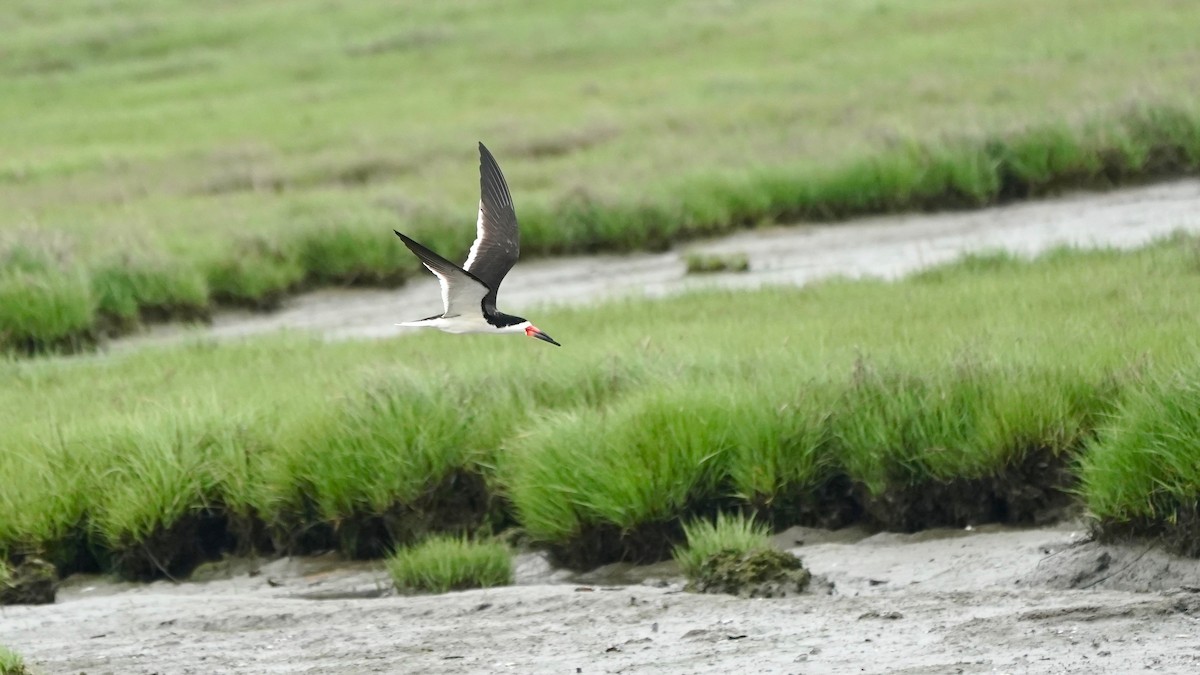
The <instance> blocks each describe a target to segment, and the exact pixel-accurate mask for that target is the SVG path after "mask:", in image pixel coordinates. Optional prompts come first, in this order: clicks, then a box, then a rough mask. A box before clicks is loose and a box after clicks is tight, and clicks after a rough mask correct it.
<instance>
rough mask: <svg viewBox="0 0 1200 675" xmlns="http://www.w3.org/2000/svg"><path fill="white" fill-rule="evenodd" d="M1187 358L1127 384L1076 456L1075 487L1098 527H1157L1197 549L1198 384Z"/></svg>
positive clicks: (1188, 548) (1185, 546)
mask: <svg viewBox="0 0 1200 675" xmlns="http://www.w3.org/2000/svg"><path fill="white" fill-rule="evenodd" d="M1197 372H1198V369H1197V367H1196V366H1195V365H1194V364H1192V365H1190V366H1188V367H1185V368H1183V369H1181V370H1180V372H1178V373H1177V374H1175V375H1173V376H1171V377H1167V378H1163V379H1160V380H1155V381H1152V382H1148V383H1146V384H1145V385H1144V386H1140V387H1136V388H1133V390H1132V391H1130V392H1129V394H1128V395H1127V396H1126V397H1125V398H1124V400H1123V401H1122V403H1121V405H1120V407H1119V409H1118V410H1117V411H1116V412H1114V413H1113V414H1112V415H1111V416H1110V417H1109V418H1108V419H1106V420H1105V422H1104V423H1103V424H1102V425H1101V431H1100V434H1099V435H1098V437H1097V439H1096V440H1095V442H1094V443H1093V445H1092V447H1090V448H1089V452H1088V453H1086V454H1085V455H1084V456H1083V458H1082V461H1081V467H1080V479H1081V486H1080V491H1081V493H1082V495H1083V498H1084V500H1085V502H1086V504H1087V507H1088V509H1089V511H1090V512H1091V513H1092V514H1094V515H1095V516H1096V517H1097V518H1099V520H1100V522H1101V524H1102V526H1103V527H1105V528H1107V529H1109V530H1111V531H1113V532H1117V533H1136V532H1137V531H1138V529H1139V528H1140V529H1143V530H1149V531H1151V532H1156V533H1158V532H1161V533H1164V534H1166V535H1167V539H1168V541H1169V543H1170V544H1171V545H1172V546H1173V547H1175V548H1178V549H1180V550H1182V551H1184V552H1186V553H1189V554H1191V555H1200V544H1198V543H1197V539H1196V532H1197V528H1198V527H1200V508H1198V506H1197V505H1198V504H1200V408H1198V407H1197V406H1200V386H1197V384H1196V379H1195V378H1196V375H1197Z"/></svg>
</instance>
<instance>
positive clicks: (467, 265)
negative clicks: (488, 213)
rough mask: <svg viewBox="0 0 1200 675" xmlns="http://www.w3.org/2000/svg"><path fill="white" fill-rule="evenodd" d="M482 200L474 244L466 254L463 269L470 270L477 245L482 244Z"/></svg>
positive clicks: (477, 251)
mask: <svg viewBox="0 0 1200 675" xmlns="http://www.w3.org/2000/svg"><path fill="white" fill-rule="evenodd" d="M483 234H484V230H483V200H482V199H480V200H479V218H478V219H477V220H476V221H475V243H473V244H471V251H470V253H468V254H467V262H465V263H463V269H465V270H468V271H469V270H470V269H471V265H473V264H474V263H475V256H476V254H478V253H479V245H480V244H482V243H483Z"/></svg>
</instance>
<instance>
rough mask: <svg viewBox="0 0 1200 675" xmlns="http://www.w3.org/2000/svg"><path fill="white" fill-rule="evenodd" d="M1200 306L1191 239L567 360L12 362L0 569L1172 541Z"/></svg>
mask: <svg viewBox="0 0 1200 675" xmlns="http://www.w3.org/2000/svg"><path fill="white" fill-rule="evenodd" d="M1197 298H1200V243H1198V242H1197V241H1196V240H1195V239H1192V238H1187V237H1178V238H1175V239H1172V240H1170V241H1167V242H1164V243H1161V244H1159V245H1156V246H1153V247H1150V248H1147V249H1145V250H1142V251H1138V252H1134V253H1118V252H1109V251H1101V252H1091V253H1080V252H1070V251H1061V252H1056V253H1052V254H1048V255H1047V256H1044V257H1043V258H1041V259H1039V260H1038V261H1036V262H1033V263H1029V262H1023V261H1021V260H1018V259H1015V258H1013V257H1010V256H1006V255H984V256H973V257H970V258H968V259H966V260H965V261H963V262H961V263H958V264H955V265H951V266H948V267H943V268H938V269H935V270H931V271H928V272H925V273H922V274H919V275H917V276H916V277H913V278H911V279H908V280H905V281H902V282H897V283H894V284H889V283H884V282H875V281H857V282H848V281H831V282H826V283H822V284H819V285H817V286H813V287H807V288H804V289H774V290H763V291H759V292H754V293H739V294H733V293H724V292H711V293H703V294H694V295H687V296H684V297H678V298H673V299H669V300H664V301H660V302H649V301H628V302H624V303H619V304H615V305H609V306H604V307H599V308H593V309H578V310H562V309H560V310H557V311H552V312H547V314H546V316H545V317H544V318H543V321H542V323H543V325H544V326H546V327H547V329H548V330H551V331H553V333H554V335H556V336H558V337H559V339H560V340H562V341H563V343H564V344H567V345H569V347H568V348H563V349H561V350H557V349H556V350H550V349H539V345H537V344H535V343H533V342H532V341H529V340H517V339H512V340H498V339H495V338H490V339H489V338H488V337H487V336H453V337H452V336H446V335H441V334H429V335H417V336H412V337H406V338H403V339H395V340H388V341H375V342H349V343H335V344H326V343H322V342H319V341H316V340H310V339H305V338H302V337H298V336H287V335H280V336H271V337H266V338H261V339H255V340H250V341H247V342H244V343H232V344H207V343H197V344H192V345H186V346H175V347H163V348H148V349H145V350H141V351H138V352H135V353H122V354H114V355H106V356H82V357H75V358H70V359H65V358H39V359H33V360H25V361H20V360H13V361H9V362H7V363H4V364H2V365H0V379H3V381H5V382H6V383H7V384H6V386H5V387H4V388H3V389H0V428H4V429H5V433H4V435H3V437H2V438H0V476H3V477H4V479H3V480H4V485H3V489H2V490H0V552H2V553H3V555H5V556H7V557H10V558H14V559H15V558H19V557H20V556H22V555H24V554H27V553H38V554H41V555H44V556H48V557H49V558H50V559H52V560H54V561H55V562H57V563H58V564H59V565H60V566H61V567H62V568H63V569H77V568H81V567H82V568H89V567H90V568H95V567H102V568H112V569H116V570H117V571H119V572H121V573H122V574H125V575H127V576H132V577H150V576H157V575H161V574H162V573H163V572H164V571H167V572H170V573H172V574H176V573H183V572H185V571H186V570H187V568H188V567H189V565H191V564H194V562H195V561H196V559H198V558H202V557H204V556H207V555H212V554H214V553H216V552H219V551H221V550H227V549H230V548H247V547H257V548H260V549H267V550H292V551H303V550H312V549H319V548H324V547H332V546H337V547H340V548H342V549H343V550H346V551H348V552H350V553H354V554H357V555H371V556H375V555H379V556H381V555H384V554H386V553H387V552H389V551H391V550H392V549H393V548H394V547H396V546H403V545H406V544H409V543H413V542H417V541H420V540H422V539H423V538H425V537H426V536H427V535H429V534H431V533H439V532H466V533H486V532H487V531H489V530H491V531H496V530H498V529H503V528H507V527H510V526H513V525H516V526H519V527H521V528H523V530H524V532H525V533H526V535H527V536H528V537H530V538H531V539H532V540H534V541H538V542H542V543H545V544H548V545H550V546H551V547H552V549H553V550H554V551H555V552H556V553H558V554H560V555H561V556H562V558H563V559H564V560H566V561H568V562H571V563H573V564H578V565H586V564H592V563H595V562H598V561H600V560H605V559H612V558H614V557H627V558H649V557H663V556H666V555H669V554H670V550H671V549H670V547H671V545H672V544H674V543H677V542H678V541H680V539H681V535H682V528H681V522H683V520H684V519H687V518H690V517H698V516H699V517H704V516H707V515H711V514H713V513H714V512H715V511H718V510H725V509H729V508H735V509H736V508H748V509H752V510H754V511H755V512H757V513H758V515H759V517H760V518H761V519H762V520H763V521H764V522H770V523H772V524H774V525H776V526H783V525H787V524H789V523H795V522H809V523H812V522H817V523H822V522H823V523H832V524H837V523H844V522H848V521H851V520H861V521H865V522H868V523H872V524H875V525H878V526H882V527H888V528H895V529H906V530H911V529H917V528H921V527H929V526H935V525H963V524H966V523H971V522H984V521H995V520H999V521H1010V522H1029V521H1033V520H1036V519H1038V518H1040V517H1043V516H1045V515H1046V513H1047V512H1049V513H1051V514H1053V513H1054V512H1055V511H1054V509H1056V508H1059V507H1061V506H1062V505H1063V504H1064V503H1065V502H1067V501H1069V500H1070V499H1071V498H1072V495H1076V494H1077V495H1079V503H1084V504H1086V505H1087V506H1088V507H1089V508H1090V509H1091V511H1092V512H1093V513H1094V514H1095V515H1097V516H1098V517H1099V518H1100V519H1101V522H1102V523H1105V524H1106V525H1107V526H1110V529H1112V531H1117V530H1119V525H1120V524H1122V523H1145V522H1150V523H1153V524H1154V525H1155V527H1158V528H1159V529H1161V530H1164V531H1167V532H1170V531H1173V528H1174V527H1175V523H1177V522H1182V521H1180V517H1181V514H1183V515H1184V516H1186V514H1187V513H1188V509H1194V505H1195V503H1196V501H1195V500H1196V498H1197V496H1200V483H1197V478H1196V476H1195V473H1194V467H1195V466H1196V465H1197V463H1198V461H1197V456H1196V454H1195V449H1196V448H1197V447H1200V444H1198V443H1196V442H1195V440H1196V439H1197V438H1200V428H1198V426H1200V423H1198V422H1197V418H1196V416H1195V414H1194V411H1191V409H1190V408H1188V405H1190V403H1189V402H1190V401H1191V400H1192V398H1194V397H1195V388H1194V386H1192V385H1191V384H1190V383H1191V382H1192V381H1193V380H1194V378H1189V377H1188V376H1187V375H1188V374H1189V373H1194V372H1195V369H1196V368H1197V367H1198V362H1197V357H1196V354H1197V353H1198V352H1197V347H1200V337H1198V333H1197V331H1196V330H1195V316H1196V315H1197V312H1198V311H1200V306H1198V305H1197V303H1198V302H1200V300H1197ZM613 312H621V313H622V315H623V316H624V317H625V320H624V321H622V322H620V323H613V322H611V321H610V320H609V318H610V317H611V316H612V314H613ZM714 315H720V316H723V317H725V318H726V320H724V321H721V322H716V323H706V324H705V330H704V331H703V332H701V331H698V330H697V324H696V320H695V317H697V316H714ZM1189 397H1190V398H1189ZM1193 407H1194V406H1193ZM1145 439H1157V440H1156V441H1155V442H1154V443H1149V442H1144V440H1145ZM1155 443H1157V444H1155ZM1164 456H1165V457H1169V458H1170V461H1169V462H1164V461H1158V458H1160V457H1164ZM1138 519H1141V520H1138ZM1184 520H1186V518H1184ZM1114 528H1115V529H1114Z"/></svg>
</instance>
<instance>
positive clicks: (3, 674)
mask: <svg viewBox="0 0 1200 675" xmlns="http://www.w3.org/2000/svg"><path fill="white" fill-rule="evenodd" d="M28 673H29V669H28V668H26V667H25V659H24V658H22V657H21V655H20V654H18V653H17V652H15V651H13V650H12V649H10V648H8V647H5V646H4V645H0V675H28Z"/></svg>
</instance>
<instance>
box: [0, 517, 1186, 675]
mask: <svg viewBox="0 0 1200 675" xmlns="http://www.w3.org/2000/svg"><path fill="white" fill-rule="evenodd" d="M776 539H777V542H778V543H780V544H781V545H784V546H787V547H788V548H790V549H791V550H792V551H793V552H795V553H796V554H797V555H800V556H801V557H802V558H803V560H804V563H805V565H806V566H807V567H808V568H809V569H811V570H812V572H813V573H814V574H816V575H821V576H823V577H825V578H827V579H829V580H830V581H832V582H833V584H834V590H833V592H832V593H831V594H814V595H806V596H797V597H788V598H782V599H752V600H740V599H736V598H732V597H729V596H713V595H696V594H690V593H683V592H681V591H680V589H681V587H682V580H681V579H679V578H678V576H677V573H676V571H675V570H674V568H673V567H672V566H671V565H670V564H660V565H656V566H653V567H650V568H636V567H630V566H627V565H626V566H623V565H615V566H610V567H608V568H603V569H600V570H595V571H593V572H591V573H588V574H583V575H572V574H569V573H566V572H563V571H556V570H552V569H551V568H549V566H548V565H547V563H546V562H545V560H544V559H543V558H541V557H539V556H537V555H525V556H523V557H522V559H521V561H520V564H519V565H518V582H519V583H520V584H521V585H518V586H513V587H509V588H501V589H490V590H480V591H467V592H461V593H451V594H447V595H443V596H425V597H400V596H396V595H394V594H392V593H391V592H390V591H389V589H388V584H387V580H386V577H385V575H384V574H383V572H382V571H381V570H380V569H379V568H378V566H377V565H375V564H372V563H344V562H340V561H338V560H337V559H336V558H333V557H328V556H327V557H322V558H305V559H290V560H289V559H282V560H276V561H272V562H265V563H254V562H253V561H236V562H235V563H232V564H229V565H227V566H225V567H222V566H221V565H214V566H210V567H206V568H204V571H202V572H201V574H200V576H201V577H204V578H207V579H208V580H206V581H197V582H188V583H182V584H172V583H170V582H156V583H153V584H114V583H111V582H108V581H105V580H103V579H100V578H96V577H86V576H77V577H74V578H72V579H70V580H68V582H67V583H66V584H65V585H64V587H63V588H61V589H60V593H59V603H58V604H56V605H51V606H36V607H8V608H2V609H0V643H5V644H8V645H11V646H12V647H14V648H16V649H18V650H19V651H21V652H23V653H24V654H25V655H26V657H27V658H28V660H29V661H30V662H31V663H33V664H35V665H37V666H38V667H40V668H42V669H44V670H45V671H47V672H52V673H57V672H80V671H86V672H88V673H107V672H112V673H154V672H158V673H211V672H232V673H285V672H286V673H294V672H339V673H367V672H438V673H485V672H514V673H517V672H520V673H528V672H537V673H541V672H545V673H573V672H582V673H616V672H624V673H631V672H642V673H676V672H689V673H725V672H734V671H742V672H771V673H775V672H778V673H799V672H803V673H846V672H867V673H882V672H892V673H894V672H912V673H918V672H919V673H975V672H989V673H990V672H1030V673H1040V672H1054V673H1063V672H1079V673H1096V672H1114V673H1117V672H1130V671H1133V670H1142V669H1145V668H1151V669H1153V670H1154V671H1155V672H1178V673H1184V672H1195V669H1196V668H1197V667H1200V650H1197V648H1196V641H1195V640H1194V639H1192V638H1191V637H1190V636H1194V635H1195V626H1196V622H1197V620H1198V619H1200V593H1197V592H1196V589H1197V588H1198V587H1200V563H1197V562H1196V561H1192V560H1184V559H1178V558H1172V557H1170V556H1166V555H1165V554H1162V553H1158V552H1152V553H1153V554H1151V553H1147V552H1145V551H1144V550H1143V549H1139V548H1137V547H1131V548H1125V547H1119V546H1103V545H1100V544H1096V543H1094V542H1086V541H1085V540H1084V529H1083V527H1082V526H1081V525H1079V524H1073V525H1072V524H1068V525H1061V526H1056V527H1052V528H1041V529H1023V530H1022V529H1011V528H1003V527H989V528H981V529H979V530H971V531H968V530H933V531H928V532H923V533H918V534H913V535H898V534H886V533H885V534H875V535H869V534H868V533H867V532H865V531H864V530H859V529H845V530H839V531H828V530H816V529H804V528H793V529H791V530H788V531H786V532H784V533H781V534H780V535H778V536H777V538H776ZM797 542H802V543H797ZM1105 555H1107V556H1108V559H1109V560H1108V563H1107V567H1105V568H1104V569H1103V570H1100V569H1099V567H1098V565H1097V561H1098V560H1100V559H1101V558H1103V557H1104V556H1105Z"/></svg>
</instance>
